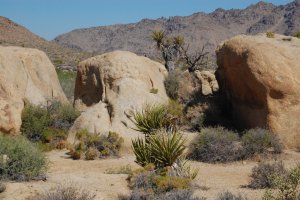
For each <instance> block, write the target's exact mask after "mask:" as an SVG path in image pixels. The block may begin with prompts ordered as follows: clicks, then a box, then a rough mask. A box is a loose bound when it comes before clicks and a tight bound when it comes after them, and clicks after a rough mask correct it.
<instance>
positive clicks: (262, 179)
mask: <svg viewBox="0 0 300 200" xmlns="http://www.w3.org/2000/svg"><path fill="white" fill-rule="evenodd" d="M285 173H286V169H285V168H284V165H283V163H282V162H275V163H272V164H270V163H259V164H258V166H255V167H254V168H253V169H252V173H251V175H250V177H251V178H252V180H251V182H250V184H249V187H250V188H253V189H263V188H271V187H272V186H273V185H272V183H273V180H272V177H273V176H274V175H276V174H285Z"/></svg>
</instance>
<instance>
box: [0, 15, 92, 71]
mask: <svg viewBox="0 0 300 200" xmlns="http://www.w3.org/2000/svg"><path fill="white" fill-rule="evenodd" d="M0 45H2V46H20V47H29V48H36V49H39V50H41V51H44V52H45V53H46V54H47V55H48V56H49V58H50V59H51V61H52V63H54V64H55V65H56V66H58V65H72V66H75V65H76V64H77V62H79V61H81V60H83V59H85V58H87V57H89V56H90V54H89V53H85V52H83V51H78V50H74V49H71V48H68V47H61V46H60V45H59V44H56V43H54V42H49V41H47V40H45V39H43V38H41V37H39V36H37V35H35V34H34V33H32V32H30V31H29V30H28V29H26V28H25V27H23V26H21V25H19V24H17V23H15V22H13V21H11V20H10V19H7V18H5V17H1V16H0Z"/></svg>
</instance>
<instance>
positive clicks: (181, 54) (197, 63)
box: [152, 30, 208, 72]
mask: <svg viewBox="0 0 300 200" xmlns="http://www.w3.org/2000/svg"><path fill="white" fill-rule="evenodd" d="M152 39H153V40H154V41H155V42H156V45H157V48H158V49H159V50H160V51H161V53H162V57H163V59H164V61H165V67H166V69H167V70H168V71H172V70H174V69H175V65H174V62H175V61H176V60H179V59H182V60H184V61H185V63H186V64H187V65H188V70H189V72H194V71H195V70H197V69H200V68H201V67H202V66H205V65H207V63H208V52H205V51H204V50H205V47H204V46H203V48H202V49H201V50H200V51H197V52H195V53H194V54H191V53H188V50H189V45H187V46H186V47H185V42H184V37H182V36H179V35H178V36H173V37H171V36H167V35H166V34H165V32H164V31H162V30H155V31H152Z"/></svg>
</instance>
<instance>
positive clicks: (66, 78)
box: [56, 69, 76, 102]
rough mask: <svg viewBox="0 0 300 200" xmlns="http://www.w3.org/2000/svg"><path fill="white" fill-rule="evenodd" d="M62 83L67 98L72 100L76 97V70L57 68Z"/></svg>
mask: <svg viewBox="0 0 300 200" xmlns="http://www.w3.org/2000/svg"><path fill="white" fill-rule="evenodd" d="M56 72H57V76H58V80H59V82H60V85H61V87H62V89H63V91H64V93H65V94H66V96H67V98H68V99H69V100H70V101H71V102H72V101H73V99H74V90H75V81H76V72H72V71H65V70H60V69H56Z"/></svg>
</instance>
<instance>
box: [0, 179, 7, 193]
mask: <svg viewBox="0 0 300 200" xmlns="http://www.w3.org/2000/svg"><path fill="white" fill-rule="evenodd" d="M5 190H6V186H5V185H4V183H2V182H1V181H0V193H2V192H4V191H5Z"/></svg>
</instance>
